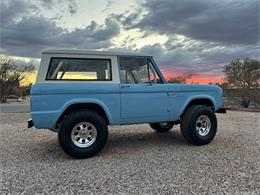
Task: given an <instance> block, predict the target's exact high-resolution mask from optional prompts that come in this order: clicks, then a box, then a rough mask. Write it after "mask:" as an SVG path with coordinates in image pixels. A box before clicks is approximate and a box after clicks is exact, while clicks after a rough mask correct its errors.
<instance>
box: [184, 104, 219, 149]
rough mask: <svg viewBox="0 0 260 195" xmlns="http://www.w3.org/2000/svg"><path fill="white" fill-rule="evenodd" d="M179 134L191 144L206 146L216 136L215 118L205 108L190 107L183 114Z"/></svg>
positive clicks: (201, 106)
mask: <svg viewBox="0 0 260 195" xmlns="http://www.w3.org/2000/svg"><path fill="white" fill-rule="evenodd" d="M181 132H182V135H183V136H184V138H185V139H186V140H187V141H188V142H190V143H192V144H195V145H204V144H208V143H210V142H211V141H212V140H213V138H214V137H215V135H216V132H217V117H216V115H215V113H214V112H213V111H212V110H211V109H210V108H208V107H207V106H203V105H195V106H192V107H190V108H188V109H187V110H186V111H185V112H184V114H183V117H182V119H181Z"/></svg>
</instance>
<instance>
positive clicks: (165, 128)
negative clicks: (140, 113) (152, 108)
mask: <svg viewBox="0 0 260 195" xmlns="http://www.w3.org/2000/svg"><path fill="white" fill-rule="evenodd" d="M149 125H150V127H151V128H152V129H153V130H155V131H157V132H158V133H165V132H168V131H170V130H171V129H172V127H173V126H174V123H173V122H168V123H167V125H162V123H149Z"/></svg>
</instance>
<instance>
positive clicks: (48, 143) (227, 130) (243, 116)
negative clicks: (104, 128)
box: [0, 111, 260, 194]
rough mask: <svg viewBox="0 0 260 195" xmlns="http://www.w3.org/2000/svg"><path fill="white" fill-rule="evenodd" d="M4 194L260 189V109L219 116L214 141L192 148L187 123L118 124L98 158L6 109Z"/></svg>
mask: <svg viewBox="0 0 260 195" xmlns="http://www.w3.org/2000/svg"><path fill="white" fill-rule="evenodd" d="M0 117H1V118H0V120H1V126H0V132H1V136H0V139H1V140H0V155H1V185H0V194H8V193H10V194H20V193H23V194H36V193H37V194H39V193H44V194H87V193H92V194H104V193H110V194H111V193H113V194H122V193H127V194H128V193H129V194H177V193H178V194H209V193H216V194H223V193H226V194H260V147H259V145H260V142H259V141H260V126H259V124H260V113H253V112H251V113H250V112H231V111H229V112H228V113H227V114H219V115H218V120H219V128H218V133H217V136H216V137H215V139H214V141H213V142H212V143H211V144H209V145H207V146H192V145H189V144H187V143H186V142H185V140H184V139H183V138H182V136H181V133H180V130H179V126H177V127H175V128H174V129H173V130H172V131H171V132H169V133H165V134H158V133H154V132H153V131H152V130H151V129H150V128H149V126H148V125H132V126H121V127H111V128H110V129H109V130H110V131H109V133H110V134H109V140H108V143H107V145H106V147H105V148H104V150H103V151H102V152H101V153H100V154H99V155H97V156H95V157H92V158H90V159H83V160H75V159H72V158H70V157H69V156H67V155H66V154H64V153H63V152H62V150H61V148H60V147H59V145H58V141H57V134H56V133H53V132H50V131H47V130H36V129H34V128H32V129H27V128H26V122H25V121H26V120H27V118H29V114H25V113H23V114H22V113H20V114H19V113H17V114H14V113H12V114H0Z"/></svg>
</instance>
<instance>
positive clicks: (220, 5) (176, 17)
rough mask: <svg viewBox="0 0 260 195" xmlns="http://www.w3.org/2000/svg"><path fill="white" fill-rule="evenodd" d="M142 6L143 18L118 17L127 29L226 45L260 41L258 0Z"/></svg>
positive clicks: (166, 1)
mask: <svg viewBox="0 0 260 195" xmlns="http://www.w3.org/2000/svg"><path fill="white" fill-rule="evenodd" d="M141 6H142V7H143V8H144V9H145V11H146V12H147V13H146V14H144V15H143V17H142V19H139V20H138V17H140V11H137V12H134V13H131V14H128V13H125V14H122V15H119V16H118V17H119V20H120V21H121V22H122V24H123V25H125V27H126V28H140V29H142V30H144V31H147V30H149V31H150V33H151V32H159V33H161V34H167V35H173V34H182V35H185V36H187V37H190V38H192V39H196V40H204V41H209V42H219V43H226V44H256V43H257V42H259V6H260V5H259V1H258V0H245V1H240V0H226V1H219V0H211V1H209V0H196V1H194V0H162V1H160V2H158V1H157V0H146V1H144V2H143V3H142V5H141ZM137 21H138V22H137Z"/></svg>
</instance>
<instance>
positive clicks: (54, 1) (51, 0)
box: [34, 0, 78, 15]
mask: <svg viewBox="0 0 260 195" xmlns="http://www.w3.org/2000/svg"><path fill="white" fill-rule="evenodd" d="M37 1H39V3H38V2H37ZM35 2H36V4H34V5H35V6H37V5H39V4H40V5H41V6H43V7H46V8H48V9H53V8H60V7H62V6H66V9H67V11H68V12H69V13H70V14H71V15H73V14H75V13H76V12H77V10H78V5H77V3H76V1H75V0H36V1H35Z"/></svg>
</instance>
